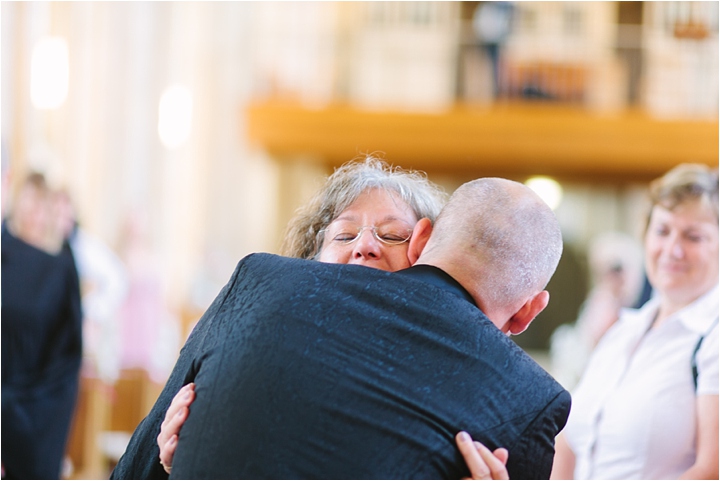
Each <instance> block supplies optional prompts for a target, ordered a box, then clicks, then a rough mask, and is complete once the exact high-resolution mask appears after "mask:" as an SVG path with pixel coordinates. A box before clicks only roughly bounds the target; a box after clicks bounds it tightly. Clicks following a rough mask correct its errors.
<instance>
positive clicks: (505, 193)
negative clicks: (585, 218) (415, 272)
mask: <svg viewBox="0 0 720 481" xmlns="http://www.w3.org/2000/svg"><path fill="white" fill-rule="evenodd" d="M433 235H434V236H436V239H437V243H436V244H435V245H434V246H433V248H434V249H436V248H438V247H440V246H442V249H452V250H453V251H454V252H456V253H458V254H460V255H464V256H465V258H466V259H470V260H472V259H475V260H477V262H478V263H479V264H480V266H481V268H480V269H479V272H480V274H481V275H483V276H484V278H483V279H482V284H483V285H484V286H486V288H484V289H483V290H484V297H485V299H487V300H488V301H489V302H492V303H493V305H496V306H504V305H508V304H512V303H513V302H516V301H517V300H519V299H521V298H523V297H525V296H527V295H529V294H533V293H536V292H539V291H541V290H542V289H544V288H545V286H546V285H547V283H548V281H549V280H550V278H551V277H552V275H553V273H554V272H555V269H556V268H557V265H558V262H559V261H560V256H561V255H562V234H561V232H560V225H559V223H558V221H557V219H556V218H555V214H554V213H553V212H552V210H551V209H550V208H549V207H548V206H547V204H545V203H544V202H543V201H542V200H541V199H540V198H539V197H538V196H537V194H535V193H534V192H533V191H532V190H530V189H529V188H528V187H526V186H524V185H523V184H520V183H517V182H513V181H510V180H507V179H498V178H484V179H477V180H474V181H471V182H468V183H466V184H463V185H462V186H460V187H459V188H458V189H457V190H456V191H455V193H454V194H453V195H452V197H451V198H450V200H449V201H448V203H447V205H446V206H445V209H444V210H443V211H442V213H441V214H440V216H439V217H438V220H437V222H436V225H435V229H434V231H433Z"/></svg>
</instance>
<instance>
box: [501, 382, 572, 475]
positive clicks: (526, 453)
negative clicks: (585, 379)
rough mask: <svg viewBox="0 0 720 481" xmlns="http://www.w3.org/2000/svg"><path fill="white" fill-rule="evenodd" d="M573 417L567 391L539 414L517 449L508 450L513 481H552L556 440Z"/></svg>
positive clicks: (516, 446)
mask: <svg viewBox="0 0 720 481" xmlns="http://www.w3.org/2000/svg"><path fill="white" fill-rule="evenodd" d="M569 414H570V393H569V392H567V391H565V390H563V391H562V392H560V394H558V395H557V396H556V397H555V398H554V399H553V400H552V401H551V402H550V403H548V405H547V406H546V407H545V409H544V410H543V411H542V412H540V414H538V416H537V417H536V418H535V419H534V420H533V422H532V423H530V425H528V427H527V428H526V429H525V432H524V433H523V435H522V436H521V438H520V441H519V442H518V443H516V444H515V445H514V446H508V450H509V452H510V456H509V458H508V463H507V464H508V473H509V475H510V479H549V478H550V472H551V470H552V465H553V457H554V455H555V437H556V436H557V435H558V433H559V432H560V431H561V430H562V429H563V428H564V427H565V423H566V422H567V418H568V415H569Z"/></svg>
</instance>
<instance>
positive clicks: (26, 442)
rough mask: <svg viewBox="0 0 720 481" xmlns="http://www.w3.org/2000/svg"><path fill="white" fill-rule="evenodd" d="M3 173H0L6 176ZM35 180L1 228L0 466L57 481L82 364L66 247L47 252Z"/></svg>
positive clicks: (46, 222) (44, 196) (43, 205)
mask: <svg viewBox="0 0 720 481" xmlns="http://www.w3.org/2000/svg"><path fill="white" fill-rule="evenodd" d="M6 174H7V172H5V171H4V172H3V175H6ZM49 198H50V192H49V189H48V186H47V184H46V182H45V178H44V177H43V176H42V175H41V174H37V173H34V174H30V175H29V176H28V177H27V179H26V180H25V182H24V183H23V185H22V186H21V188H20V190H19V192H18V196H17V198H16V199H15V202H14V204H13V205H12V207H11V208H10V209H9V217H8V218H7V219H5V220H3V224H2V256H1V257H2V313H1V314H2V335H1V337H2V464H3V468H4V471H5V472H4V477H5V478H6V479H59V478H60V476H61V466H62V460H63V455H64V453H65V445H66V442H67V438H68V433H69V429H70V422H71V419H72V415H73V410H74V407H75V402H76V399H77V392H78V376H79V369H80V363H81V357H82V327H81V326H82V325H81V307H80V288H79V282H78V274H77V270H76V268H75V261H74V259H73V256H72V252H71V251H70V248H69V246H68V245H67V243H63V244H62V245H61V246H60V247H59V251H57V250H54V249H53V247H52V237H53V236H52V234H51V232H50V230H51V229H52V226H51V224H50V218H49V215H50V214H49V209H50V206H49Z"/></svg>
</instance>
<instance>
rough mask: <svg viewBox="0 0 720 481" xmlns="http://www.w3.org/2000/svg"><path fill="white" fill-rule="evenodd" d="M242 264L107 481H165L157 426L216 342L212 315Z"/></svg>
mask: <svg viewBox="0 0 720 481" xmlns="http://www.w3.org/2000/svg"><path fill="white" fill-rule="evenodd" d="M243 262H244V260H243V261H240V262H239V263H238V265H237V267H236V268H235V272H234V273H233V275H232V277H231V278H230V280H229V281H228V283H227V284H226V285H225V287H223V289H222V290H221V291H220V293H219V294H218V295H217V297H216V298H215V300H214V301H213V303H212V304H211V305H210V307H209V308H208V310H207V311H205V314H203V316H202V318H201V319H200V320H199V321H198V323H197V325H196V327H195V329H194V330H193V332H192V334H191V335H190V337H189V338H188V340H187V342H186V343H185V346H183V348H182V350H181V351H180V356H179V358H178V361H177V363H176V364H175V367H174V368H173V371H172V373H171V374H170V377H169V379H168V381H167V383H166V384H165V387H164V388H163V391H162V392H161V393H160V396H159V397H158V399H157V401H156V402H155V405H154V406H153V407H152V409H151V410H150V413H149V414H148V415H147V417H145V419H143V420H142V422H141V423H140V424H139V425H138V427H137V428H136V429H135V432H134V433H133V435H132V437H131V438H130V442H129V443H128V446H127V449H126V450H125V454H123V455H122V457H121V458H120V460H119V461H118V464H117V466H115V469H114V470H113V472H112V474H111V475H110V479H168V475H167V473H166V472H165V470H164V469H163V467H162V465H161V464H160V460H159V456H160V449H159V448H158V445H157V437H158V434H159V433H160V426H161V424H162V422H163V419H164V418H165V412H166V411H167V409H168V407H169V406H170V403H171V402H172V399H173V397H174V396H175V394H176V393H177V392H178V391H179V390H180V389H181V388H182V386H184V385H185V384H188V383H189V382H191V381H193V379H194V375H195V373H194V370H195V367H194V366H193V361H194V360H195V359H196V358H199V357H200V355H201V354H202V352H204V351H205V350H206V349H208V348H210V347H212V345H213V344H214V343H215V342H216V341H217V339H216V333H213V332H210V331H209V328H210V326H211V325H212V324H213V320H214V318H215V316H217V315H218V314H219V313H220V312H221V311H222V307H223V305H224V303H225V300H226V299H227V297H228V294H229V293H230V291H231V289H232V287H233V286H234V284H235V283H236V282H237V280H238V278H239V277H240V273H241V272H242V271H243Z"/></svg>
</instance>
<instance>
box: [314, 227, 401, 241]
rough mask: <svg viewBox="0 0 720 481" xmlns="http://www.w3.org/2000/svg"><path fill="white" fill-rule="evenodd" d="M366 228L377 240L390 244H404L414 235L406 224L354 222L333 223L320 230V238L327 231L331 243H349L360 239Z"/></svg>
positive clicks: (320, 238) (319, 238)
mask: <svg viewBox="0 0 720 481" xmlns="http://www.w3.org/2000/svg"><path fill="white" fill-rule="evenodd" d="M365 229H370V230H372V233H373V236H374V237H375V238H376V239H377V240H379V241H380V242H382V243H383V244H387V245H390V246H396V245H400V244H404V243H405V242H407V241H409V240H410V237H411V236H412V229H411V228H409V227H408V226H406V225H398V224H387V225H382V226H372V225H363V226H357V225H353V224H342V225H332V224H331V225H329V226H328V227H326V228H324V229H320V231H318V240H320V241H322V238H323V236H324V235H325V233H327V234H329V235H328V239H329V241H330V242H331V243H333V244H339V245H348V244H352V243H353V242H355V241H356V240H358V239H359V238H360V236H361V235H362V233H363V231H364V230H365Z"/></svg>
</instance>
